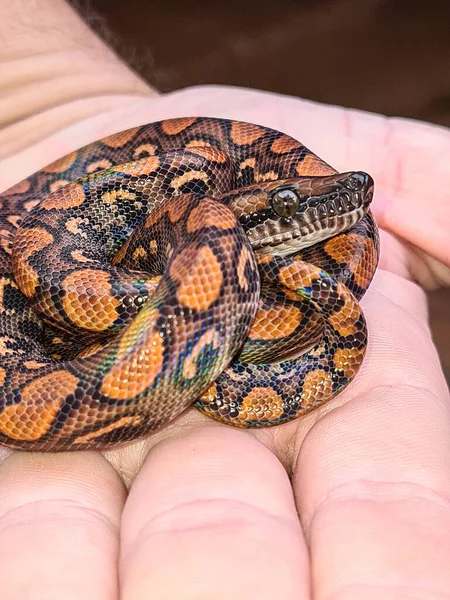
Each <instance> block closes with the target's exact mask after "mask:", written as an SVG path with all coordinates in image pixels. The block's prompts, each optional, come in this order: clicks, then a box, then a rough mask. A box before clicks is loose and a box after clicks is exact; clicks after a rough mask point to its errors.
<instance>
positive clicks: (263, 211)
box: [227, 171, 374, 255]
mask: <svg viewBox="0 0 450 600" xmlns="http://www.w3.org/2000/svg"><path fill="white" fill-rule="evenodd" d="M373 189H374V182H373V179H372V177H371V176H370V175H368V174H367V173H364V172H362V171H352V172H348V173H336V174H333V175H326V176H322V177H297V178H292V179H284V180H279V181H271V182H266V183H260V184H257V185H253V186H249V187H248V188H245V189H242V190H240V191H239V192H235V193H233V194H232V195H231V196H230V197H229V198H227V203H228V204H229V206H230V207H231V208H232V210H233V211H234V212H235V214H236V215H238V218H239V221H240V223H241V225H242V226H243V228H244V229H245V231H246V233H247V236H248V239H249V240H250V243H251V245H252V247H253V249H254V251H255V252H256V253H258V254H268V253H270V254H276V255H289V254H292V253H294V252H298V251H299V250H301V249H303V248H307V247H308V246H312V245H314V244H317V243H318V242H321V241H323V240H326V239H328V238H330V237H332V236H334V235H337V234H338V233H341V232H343V231H346V230H347V229H349V228H350V227H352V226H353V225H354V224H355V223H357V222H358V221H359V220H360V219H361V218H362V217H363V216H364V214H365V213H366V212H367V211H368V209H369V205H370V203H371V201H372V198H373Z"/></svg>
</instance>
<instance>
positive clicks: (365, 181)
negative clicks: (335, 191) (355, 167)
mask: <svg viewBox="0 0 450 600" xmlns="http://www.w3.org/2000/svg"><path fill="white" fill-rule="evenodd" d="M342 185H343V186H344V187H346V188H347V189H348V190H350V191H351V192H359V191H361V190H368V189H369V188H371V187H372V186H373V185H374V183H373V179H372V177H371V176H370V175H368V174H367V173H364V172H363V171H356V172H355V173H352V174H351V175H349V176H348V177H346V178H345V179H343V180H342Z"/></svg>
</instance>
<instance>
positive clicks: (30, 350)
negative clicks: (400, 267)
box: [0, 117, 379, 451]
mask: <svg viewBox="0 0 450 600" xmlns="http://www.w3.org/2000/svg"><path fill="white" fill-rule="evenodd" d="M372 196H373V181H372V179H371V177H370V176H369V175H367V174H366V173H363V172H359V171H355V172H348V173H337V172H336V171H335V170H334V169H333V168H331V167H330V166H329V165H327V164H326V163H325V162H323V161H322V160H321V159H320V158H318V157H317V156H316V155H314V154H313V153H312V152H310V151H309V150H308V149H307V148H305V146H303V145H302V144H301V143H300V142H298V141H296V140H295V139H293V138H291V137H289V136H287V135H286V134H283V133H281V132H278V131H274V130H272V129H268V128H265V127H262V126H259V125H253V124H249V123H243V122H239V121H229V120H225V119H214V118H204V117H184V118H177V119H170V120H165V121H160V122H157V123H152V124H149V125H145V126H142V127H136V128H134V129H130V130H127V131H123V132H120V133H117V134H114V135H111V136H109V137H107V138H104V139H102V140H99V141H96V142H94V143H92V144H90V145H88V146H86V147H84V148H82V149H80V150H78V151H75V152H73V153H71V154H69V155H67V156H65V157H63V158H61V159H60V160H57V161H56V162H54V163H53V164H51V165H49V166H47V167H45V168H44V169H42V170H40V171H39V172H37V173H35V174H34V175H32V176H30V177H28V178H27V179H25V180H24V181H22V182H21V183H19V184H17V185H15V186H14V187H13V188H11V189H9V190H8V191H6V192H4V193H3V194H2V195H0V219H1V225H0V282H1V283H0V329H1V330H0V444H3V445H6V446H9V447H12V448H20V449H23V450H41V451H59V450H78V449H93V448H108V447H112V446H115V445H118V444H121V443H123V442H127V441H131V440H134V439H137V438H139V437H141V436H143V435H144V434H146V433H148V432H150V431H152V430H154V429H156V428H158V427H160V426H162V425H163V424H165V423H167V422H168V421H170V420H171V419H173V418H174V417H176V416H177V415H179V414H180V413H181V412H182V411H183V410H185V409H186V408H187V407H188V406H190V405H192V404H194V403H195V405H196V406H197V407H198V408H199V409H201V410H202V411H204V412H205V413H206V414H208V415H210V416H212V417H214V418H216V419H218V420H220V421H222V422H225V423H229V424H233V425H237V426H241V427H252V426H253V427H258V426H266V425H274V424H279V423H283V422H286V421H288V420H291V419H293V418H296V417H298V416H300V415H302V414H304V413H306V412H308V411H310V410H311V409H313V408H315V407H317V406H319V405H321V404H323V403H324V402H326V401H327V400H329V399H330V398H332V397H334V396H335V395H336V394H337V393H338V392H340V391H341V390H342V389H343V388H344V387H345V386H346V385H347V384H348V383H349V382H350V381H351V380H352V379H353V378H354V376H355V374H356V372H357V371H358V369H359V366H360V364H361V362H362V360H363V357H364V353H365V349H366V345H367V328H366V323H365V320H364V316H363V313H362V311H361V308H360V306H359V303H358V301H359V299H360V298H361V297H362V296H363V294H364V293H365V291H366V289H367V287H368V286H369V283H370V281H371V279H372V277H373V274H374V272H375V269H376V266H377V262H378V246H379V245H378V231H377V227H376V224H375V222H374V219H373V217H372V215H371V212H370V210H369V206H370V202H371V200H372Z"/></svg>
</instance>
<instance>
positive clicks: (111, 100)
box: [0, 0, 450, 600]
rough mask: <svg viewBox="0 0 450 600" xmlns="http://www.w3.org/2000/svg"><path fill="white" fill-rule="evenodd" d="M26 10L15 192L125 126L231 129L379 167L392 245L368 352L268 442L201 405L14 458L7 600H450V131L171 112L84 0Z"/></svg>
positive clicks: (5, 471)
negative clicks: (205, 118) (128, 429)
mask: <svg viewBox="0 0 450 600" xmlns="http://www.w3.org/2000/svg"><path fill="white" fill-rule="evenodd" d="M24 5H25V3H22V2H20V1H16V2H7V3H4V4H3V5H2V7H1V8H0V13H1V14H0V34H1V39H2V40H3V45H2V50H0V52H2V53H3V56H2V57H1V58H2V60H3V61H4V62H3V65H6V67H7V68H8V69H9V71H8V73H9V75H8V76H7V77H4V76H2V86H3V89H4V94H3V96H2V97H1V100H0V102H1V104H2V110H1V111H0V114H1V115H2V120H3V123H2V129H1V130H0V149H1V152H2V158H3V160H2V162H1V163H0V189H6V188H7V187H8V186H9V185H12V184H13V183H15V182H17V181H20V180H21V179H22V178H23V177H25V176H27V175H28V174H29V173H30V172H32V171H34V170H36V169H38V168H40V167H42V166H44V165H45V164H46V163H48V162H50V161H51V160H53V159H55V158H57V157H59V156H61V155H63V154H65V153H66V152H68V151H70V150H73V149H75V148H77V147H79V146H80V145H82V144H84V143H86V142H88V141H91V140H94V139H97V138H99V137H101V136H103V135H108V134H110V133H112V132H114V131H117V130H120V129H125V128H126V127H129V126H132V125H136V124H141V123H145V122H150V121H154V120H157V119H161V118H165V117H170V116H179V115H191V114H214V115H217V116H223V117H232V118H238V119H242V120H250V121H254V122H257V123H261V124H266V125H269V126H272V127H275V128H278V129H282V130H285V131H286V132H287V133H289V134H290V135H293V136H294V137H298V139H300V140H301V141H303V142H304V143H305V144H306V145H308V146H310V147H311V148H312V149H313V150H314V151H315V152H317V153H318V154H319V155H320V156H323V157H324V158H325V159H326V160H327V161H328V162H330V164H332V165H333V166H335V167H336V168H339V169H340V170H342V171H344V170H348V169H362V170H367V171H368V172H369V173H371V175H372V176H373V177H374V179H375V182H376V198H375V200H374V212H375V216H376V218H377V219H378V222H379V224H380V225H381V227H382V228H383V230H384V231H383V233H382V258H381V264H380V270H379V272H378V273H377V275H376V278H375V280H374V282H373V284H372V285H371V287H370V290H369V292H368V293H367V295H366V296H365V298H364V300H363V302H362V304H363V308H364V311H365V314H366V316H367V320H368V326H369V332H370V336H371V337H370V345H369V349H368V355H367V358H366V360H365V362H364V365H363V367H362V370H361V371H360V373H359V375H358V377H357V378H356V380H355V381H354V382H353V383H352V384H351V386H350V387H349V388H348V389H347V390H346V391H345V392H344V393H342V394H341V395H339V396H338V397H337V398H336V399H335V400H334V401H332V402H330V403H329V404H327V405H326V406H324V407H323V408H321V409H319V410H316V411H315V412H313V413H311V414H309V415H307V416H306V417H304V418H303V419H301V420H298V421H295V422H292V423H289V424H286V425H284V426H281V427H277V428H273V429H266V430H260V431H257V432H251V431H249V430H246V431H243V430H237V429H233V428H230V427H226V426H223V425H221V424H217V423H215V422H212V421H211V420H208V419H206V418H204V417H203V416H202V415H200V414H199V413H198V412H196V411H194V410H191V411H188V412H187V413H185V414H184V415H183V416H182V417H180V418H179V419H178V420H176V421H175V422H174V423H172V424H171V425H170V426H168V427H166V428H165V429H164V430H163V431H161V432H158V433H157V434H155V435H153V436H152V437H150V438H148V439H146V440H145V441H142V442H139V443H136V444H133V445H130V446H128V447H126V448H123V449H121V450H117V451H114V452H109V453H106V454H102V453H94V452H86V453H72V454H58V455H41V454H25V453H21V452H12V453H11V452H10V451H8V450H3V451H2V454H1V456H2V460H3V464H2V468H1V469H0V576H1V582H2V585H1V587H2V594H1V595H2V600H10V599H13V598H14V599H17V598H27V599H32V600H40V599H44V598H45V599H46V600H52V599H56V598H58V599H59V598H61V597H64V600H71V599H79V598H83V599H85V600H94V599H95V600H97V599H101V600H116V599H118V598H121V599H124V600H137V599H141V598H149V597H151V598H152V599H161V600H162V599H164V600H169V599H172V598H173V599H175V598H176V599H177V600H181V599H183V600H187V599H192V600H193V599H195V600H199V599H211V598H214V600H221V599H224V600H225V599H227V600H228V599H229V598H233V599H234V600H239V599H241V598H242V599H246V600H247V599H248V598H255V599H258V600H265V599H267V600H269V599H270V600H273V598H283V600H290V599H294V598H295V599H298V598H302V599H308V598H312V597H314V599H315V600H318V599H319V600H322V599H326V600H331V599H333V600H343V599H345V600H350V599H353V598H354V599H360V598H364V599H365V600H371V599H375V598H376V599H379V598H383V599H387V600H390V599H397V598H402V599H403V598H410V599H421V600H422V599H430V598H431V599H439V600H442V599H444V598H450V592H449V590H450V569H449V568H448V557H449V555H450V443H449V440H450V401H449V395H448V389H447V386H446V383H445V381H444V377H443V374H442V372H441V369H440V366H439V361H438V357H437V354H436V350H435V348H434V346H433V343H432V340H431V337H430V332H429V329H428V324H427V305H426V298H425V293H424V290H423V288H431V287H436V286H438V285H447V284H448V283H449V281H450V255H449V248H450V243H449V237H450V236H449V232H450V202H449V197H448V194H449V192H448V190H449V188H450V172H449V170H448V157H449V153H450V135H449V133H448V131H445V130H443V129H441V128H438V127H432V126H429V125H425V124H420V123H417V122H412V121H407V120H401V119H386V118H384V117H381V116H375V115H369V114H365V113H361V112H356V111H351V110H345V109H342V108H334V107H327V106H320V105H317V104H313V103H309V102H305V101H301V100H297V99H292V98H287V97H280V96H276V95H273V94H265V93H259V92H250V91H246V90H239V89H227V88H218V87H200V88H192V89H188V90H183V91H181V92H177V93H174V94H171V95H167V96H161V97H158V95H157V93H156V92H155V91H152V90H150V89H149V88H148V87H147V86H146V85H145V84H144V83H143V82H142V81H140V80H139V79H138V78H137V77H136V76H135V75H134V74H133V73H131V72H130V71H129V70H128V69H127V68H126V67H125V66H124V65H123V64H122V63H121V62H120V61H119V60H118V59H117V58H116V57H115V56H114V55H113V54H112V53H111V52H110V51H109V50H108V49H107V48H105V47H104V46H103V44H102V43H101V42H100V41H99V40H98V39H97V38H95V36H94V35H93V34H92V33H91V32H89V31H88V30H87V29H86V27H85V26H84V25H83V23H82V22H81V21H80V20H79V19H78V18H77V17H76V16H75V14H74V13H73V12H72V11H71V10H70V9H69V8H68V6H67V5H65V4H63V3H61V2H59V1H58V0H36V1H34V2H29V1H28V2H27V3H26V9H25V7H24ZM4 72H5V71H4ZM31 74H34V75H33V77H31ZM424 205H426V207H427V211H426V212H425V213H423V206H424Z"/></svg>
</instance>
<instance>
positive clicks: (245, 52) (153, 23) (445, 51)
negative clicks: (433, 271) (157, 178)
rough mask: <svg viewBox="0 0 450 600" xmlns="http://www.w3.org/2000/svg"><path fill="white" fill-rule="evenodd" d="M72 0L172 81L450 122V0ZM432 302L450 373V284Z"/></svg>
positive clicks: (152, 76)
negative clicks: (233, 87) (253, 90)
mask: <svg viewBox="0 0 450 600" xmlns="http://www.w3.org/2000/svg"><path fill="white" fill-rule="evenodd" d="M73 3H74V5H75V6H76V8H77V9H78V11H79V12H80V13H81V14H82V15H83V17H84V18H85V19H86V20H87V21H88V22H89V23H90V25H91V27H92V28H93V29H95V30H96V31H97V32H98V33H100V35H102V36H103V37H104V38H105V39H106V40H107V41H108V43H109V44H110V45H112V46H113V47H114V48H115V49H116V51H117V52H118V53H119V54H120V55H122V57H123V58H124V59H125V60H126V61H128V62H129V63H130V64H131V65H132V67H133V68H134V69H135V70H136V71H137V72H139V73H140V74H141V75H142V76H143V77H144V78H145V79H147V80H148V81H149V82H150V83H151V84H152V85H153V86H154V87H156V88H157V89H159V90H160V91H163V92H167V91H171V90H174V89H177V88H181V87H184V86H188V85H194V84H203V83H222V84H233V85H242V86H245V87H254V88H259V89H265V90H272V91H276V92H281V93H286V94H292V95H295V96H300V97H302V98H310V99H312V100H317V101H320V102H326V103H331V104H340V105H343V106H349V107H355V108H361V109H364V110H370V111H374V112H380V113H384V114H387V115H399V116H404V117H412V118H417V119H422V120H426V121H431V122H433V123H438V124H442V125H447V126H450V35H449V30H450V2H449V1H448V0H442V1H438V0H429V1H428V2H423V0H420V1H417V0H271V1H270V2H269V1H267V0H259V1H257V0H240V1H239V0H228V1H226V2H206V1H203V2H202V1H200V0H198V1H196V2H195V1H192V0H184V1H182V0H180V1H178V2H177V1H170V0H127V1H124V0H73ZM362 77H363V80H364V85H363V86H362V85H361V80H362ZM449 163H450V157H449ZM448 201H449V202H450V190H449V197H448ZM430 306H431V316H432V327H433V333H434V337H435V341H436V343H437V345H438V348H439V351H440V354H441V359H442V362H443V364H444V369H445V371H446V375H447V378H448V381H450V291H441V292H434V293H432V294H430Z"/></svg>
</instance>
